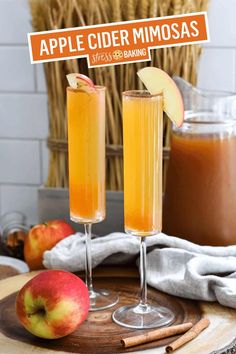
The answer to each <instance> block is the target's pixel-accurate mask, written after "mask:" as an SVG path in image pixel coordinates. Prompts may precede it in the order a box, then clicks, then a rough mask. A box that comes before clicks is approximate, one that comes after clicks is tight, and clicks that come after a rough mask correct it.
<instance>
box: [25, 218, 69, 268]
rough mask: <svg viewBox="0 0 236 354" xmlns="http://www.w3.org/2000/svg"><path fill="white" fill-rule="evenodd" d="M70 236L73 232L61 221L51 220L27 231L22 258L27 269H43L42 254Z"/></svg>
mask: <svg viewBox="0 0 236 354" xmlns="http://www.w3.org/2000/svg"><path fill="white" fill-rule="evenodd" d="M72 234H74V230H73V229H72V227H71V226H70V225H69V224H67V223H66V222H65V221H63V220H51V221H48V222H45V223H44V224H40V225H36V226H34V227H33V228H32V229H31V230H30V231H29V233H28V235H27V237H26V240H25V244H24V257H25V261H26V262H27V264H28V266H29V268H30V269H31V270H33V269H42V268H44V267H43V264H42V259H43V253H44V252H45V251H47V250H50V249H51V248H53V247H54V246H55V245H56V244H57V243H58V242H59V241H61V240H62V239H63V238H65V237H67V236H70V235H72Z"/></svg>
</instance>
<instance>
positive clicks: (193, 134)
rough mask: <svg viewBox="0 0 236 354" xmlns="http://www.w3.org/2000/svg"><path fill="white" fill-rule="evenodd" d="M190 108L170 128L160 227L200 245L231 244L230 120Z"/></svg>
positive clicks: (234, 140) (233, 162) (235, 182)
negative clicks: (179, 125)
mask: <svg viewBox="0 0 236 354" xmlns="http://www.w3.org/2000/svg"><path fill="white" fill-rule="evenodd" d="M222 117H223V116H222V115H221V116H219V115H217V114H216V113H207V112H204V113H199V114H197V113H192V114H189V115H188V116H187V118H186V119H185V122H184V124H183V126H182V128H181V129H176V128H174V131H173V134H172V141H171V154H170V161H169V166H168V171H167V180H166V193H165V198H164V209H163V213H164V220H163V223H164V232H166V233H167V234H169V235H175V236H178V237H182V238H185V239H188V240H191V241H193V242H195V243H198V244H202V245H207V244H209V245H230V244H235V243H236V120H234V119H232V118H230V117H228V116H227V117H223V118H222Z"/></svg>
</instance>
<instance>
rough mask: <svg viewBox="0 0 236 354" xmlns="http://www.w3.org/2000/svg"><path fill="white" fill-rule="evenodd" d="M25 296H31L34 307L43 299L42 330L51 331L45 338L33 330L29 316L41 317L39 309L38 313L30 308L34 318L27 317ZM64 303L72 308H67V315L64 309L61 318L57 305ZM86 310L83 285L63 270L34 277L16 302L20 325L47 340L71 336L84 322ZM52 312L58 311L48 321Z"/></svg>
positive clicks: (87, 299) (86, 298) (74, 276)
mask: <svg viewBox="0 0 236 354" xmlns="http://www.w3.org/2000/svg"><path fill="white" fill-rule="evenodd" d="M26 294H30V296H31V298H32V300H33V301H35V303H36V302H37V301H38V300H39V299H40V301H41V299H43V301H44V304H45V309H44V311H45V313H44V316H45V329H46V330H49V329H50V331H49V332H48V334H47V335H40V334H39V333H38V332H37V331H35V330H34V328H33V327H32V322H31V319H32V316H38V317H39V316H42V315H41V314H40V308H38V311H37V307H33V308H34V310H35V312H34V313H33V314H32V313H29V312H28V313H27V309H26V306H25V301H26ZM64 301H66V303H68V304H69V305H71V306H69V307H68V313H66V314H65V309H64V308H63V311H62V312H61V316H62V318H60V303H63V302H64ZM29 306H30V304H29ZM32 306H33V303H32ZM89 306H90V303H89V293H88V289H87V286H86V285H85V283H84V282H83V281H82V280H81V279H80V278H79V277H77V276H76V275H74V274H72V273H69V272H66V271H63V270H48V271H44V272H42V273H40V274H38V275H36V276H35V277H34V278H33V279H31V280H30V281H28V282H27V283H26V284H25V285H24V286H23V288H22V289H21V290H20V291H19V293H18V295H17V298H16V313H17V316H18V319H19V320H20V322H21V324H22V325H23V326H24V327H25V328H26V329H27V330H28V331H29V332H31V333H32V334H34V335H36V336H38V337H41V338H47V339H56V338H61V337H64V336H66V335H68V334H70V333H72V332H74V330H75V329H76V328H77V327H78V326H79V325H81V324H82V323H83V322H84V320H85V319H86V318H87V316H88V311H89ZM30 308H32V307H31V306H30ZM28 310H29V308H28ZM54 310H56V311H57V318H56V319H53V318H50V314H52V313H53V311H54ZM41 311H42V309H41ZM58 314H59V318H58ZM41 319H42V317H41V318H40V320H41Z"/></svg>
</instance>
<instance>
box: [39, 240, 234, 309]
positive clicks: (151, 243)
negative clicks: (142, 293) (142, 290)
mask: <svg viewBox="0 0 236 354" xmlns="http://www.w3.org/2000/svg"><path fill="white" fill-rule="evenodd" d="M146 243H147V250H148V254H147V282H148V284H149V285H151V286H153V287H154V288H156V289H158V290H161V291H164V292H166V293H168V294H171V295H176V296H181V297H185V298H189V299H196V300H206V301H218V302H219V303H220V304H222V305H225V306H229V307H233V308H236V246H227V247H211V246H199V245H196V244H194V243H191V242H189V241H186V240H183V239H179V238H177V237H172V236H167V235H165V234H163V233H162V234H159V235H156V236H152V237H148V238H147V239H146ZM139 245H140V240H139V238H136V237H134V236H127V235H125V234H123V233H112V234H110V235H107V236H104V237H97V238H95V239H93V241H92V258H93V267H96V266H97V265H98V264H101V263H108V264H116V265H117V264H122V265H123V264H125V263H127V262H129V261H130V260H132V259H135V258H136V257H137V255H138V254H139ZM84 257H85V236H84V235H82V234H79V233H77V234H75V235H72V236H69V237H67V238H65V239H64V240H62V241H60V242H59V243H58V244H57V245H56V246H55V247H54V248H53V249H52V250H50V251H46V252H45V253H44V261H43V264H44V266H45V267H46V268H61V269H65V270H68V271H72V272H74V271H78V270H83V269H84V263H85V259H84Z"/></svg>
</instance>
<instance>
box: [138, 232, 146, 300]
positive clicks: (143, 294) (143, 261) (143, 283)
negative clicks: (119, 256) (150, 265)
mask: <svg viewBox="0 0 236 354" xmlns="http://www.w3.org/2000/svg"><path fill="white" fill-rule="evenodd" d="M146 254H147V247H146V240H145V237H141V240H140V267H139V272H140V288H141V296H140V303H139V304H140V305H141V306H145V307H146V306H147V280H146Z"/></svg>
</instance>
